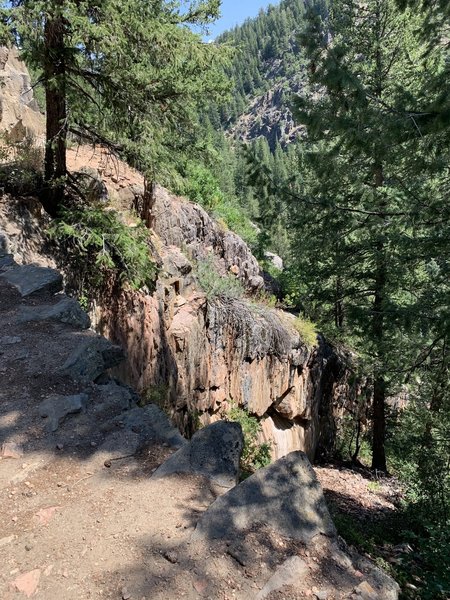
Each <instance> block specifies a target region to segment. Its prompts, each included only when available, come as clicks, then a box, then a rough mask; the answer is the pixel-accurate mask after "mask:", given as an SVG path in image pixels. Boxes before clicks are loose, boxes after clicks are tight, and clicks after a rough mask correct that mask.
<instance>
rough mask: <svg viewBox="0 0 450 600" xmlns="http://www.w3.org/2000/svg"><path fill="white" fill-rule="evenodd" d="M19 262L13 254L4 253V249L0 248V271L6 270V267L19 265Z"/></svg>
mask: <svg viewBox="0 0 450 600" xmlns="http://www.w3.org/2000/svg"><path fill="white" fill-rule="evenodd" d="M17 266H18V265H17V263H16V261H15V260H14V258H13V256H12V254H4V253H3V252H2V250H0V271H4V270H5V269H10V268H12V267H17Z"/></svg>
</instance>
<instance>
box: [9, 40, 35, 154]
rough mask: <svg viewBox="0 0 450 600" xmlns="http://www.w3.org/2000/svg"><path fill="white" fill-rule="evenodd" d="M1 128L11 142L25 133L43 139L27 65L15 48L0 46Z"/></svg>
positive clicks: (17, 139)
mask: <svg viewBox="0 0 450 600" xmlns="http://www.w3.org/2000/svg"><path fill="white" fill-rule="evenodd" d="M0 85H1V95H0V131H6V132H7V138H8V140H9V141H11V142H21V141H23V140H24V139H25V137H26V136H27V135H29V136H33V137H34V138H36V139H37V140H38V141H39V142H42V140H43V135H44V132H45V120H44V116H43V115H42V114H41V112H40V111H39V107H38V104H37V102H36V100H35V99H34V96H33V88H32V84H31V79H30V75H29V73H28V70H27V68H26V67H25V65H24V64H23V62H21V61H20V60H19V52H18V50H17V49H16V48H6V47H0Z"/></svg>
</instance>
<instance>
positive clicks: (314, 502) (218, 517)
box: [195, 452, 336, 542]
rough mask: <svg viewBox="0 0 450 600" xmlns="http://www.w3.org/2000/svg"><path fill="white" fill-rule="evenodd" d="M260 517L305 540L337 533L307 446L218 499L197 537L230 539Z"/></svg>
mask: <svg viewBox="0 0 450 600" xmlns="http://www.w3.org/2000/svg"><path fill="white" fill-rule="evenodd" d="M261 523H268V524H270V526H271V527H272V528H273V529H275V530H276V531H277V532H278V533H279V534H281V535H285V536H288V537H292V538H294V539H296V540H299V541H302V542H308V541H309V540H311V539H312V538H313V537H314V536H316V535H318V534H324V535H329V536H335V535H336V529H335V527H334V524H333V521H332V520H331V517H330V514H329V512H328V508H327V505H326V502H325V498H324V496H323V492H322V488H321V485H320V483H319V482H318V480H317V477H316V475H315V473H314V470H313V468H312V467H311V464H310V462H309V460H308V458H307V456H306V454H304V453H303V452H291V454H288V456H285V457H284V458H281V459H280V460H277V461H276V462H274V463H273V464H271V465H270V466H269V467H266V468H265V469H260V470H259V471H257V472H256V473H254V474H253V475H252V476H251V477H249V478H248V479H246V480H245V481H243V482H242V483H241V484H240V485H238V486H237V487H235V488H234V489H232V490H231V491H229V492H228V493H227V494H225V495H224V496H222V497H220V498H219V499H217V500H216V501H215V502H214V504H212V505H211V507H210V508H209V509H208V510H207V511H206V513H205V515H204V516H203V518H202V519H201V521H200V522H199V524H198V526H197V529H196V532H195V538H197V539H198V538H206V539H217V538H227V539H232V538H233V537H234V536H238V535H239V534H240V533H242V532H243V531H246V530H247V529H250V528H252V527H253V526H257V525H258V524H261Z"/></svg>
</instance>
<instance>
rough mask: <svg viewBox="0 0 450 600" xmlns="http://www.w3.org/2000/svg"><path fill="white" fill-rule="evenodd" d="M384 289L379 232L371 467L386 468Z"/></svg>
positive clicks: (379, 174) (378, 168)
mask: <svg viewBox="0 0 450 600" xmlns="http://www.w3.org/2000/svg"><path fill="white" fill-rule="evenodd" d="M374 175H375V187H376V188H381V187H382V185H383V167H382V165H381V164H376V165H375V167H374ZM380 207H381V210H380V219H381V220H382V228H383V227H384V220H385V218H384V215H383V211H384V209H385V201H384V200H382V201H381V205H380ZM385 293H386V255H385V247H384V241H383V232H382V231H381V232H380V238H379V240H378V241H377V245H376V271H375V297H374V301H373V306H372V333H373V337H374V342H375V347H376V357H375V361H376V363H375V367H374V375H373V381H374V384H373V416H372V429H373V431H372V436H373V437H372V469H377V470H379V471H387V467H386V453H385V448H384V443H385V439H386V382H385V378H384V373H383V365H384V362H385V361H384V360H383V356H384V352H385V348H384V336H385V331H384V297H385Z"/></svg>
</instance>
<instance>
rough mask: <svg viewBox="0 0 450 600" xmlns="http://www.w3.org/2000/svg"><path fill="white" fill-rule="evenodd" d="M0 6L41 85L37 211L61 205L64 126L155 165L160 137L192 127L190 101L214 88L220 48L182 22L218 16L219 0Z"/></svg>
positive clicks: (79, 0)
mask: <svg viewBox="0 0 450 600" xmlns="http://www.w3.org/2000/svg"><path fill="white" fill-rule="evenodd" d="M9 4H10V3H9V2H3V9H2V13H3V15H4V16H5V19H6V22H7V23H8V24H9V26H10V29H11V30H12V32H13V35H14V38H15V40H16V41H17V43H18V44H19V46H20V47H21V49H22V50H23V56H24V57H25V59H26V60H27V61H28V62H29V63H31V64H32V65H33V66H34V67H35V68H36V70H37V71H38V72H40V73H41V78H40V79H41V82H42V83H43V85H44V87H45V91H46V108H47V142H46V154H45V179H46V182H47V185H48V195H47V208H48V210H49V212H51V213H52V214H55V213H56V212H57V211H58V209H59V207H60V205H61V202H62V198H63V193H64V178H65V176H66V162H65V160H66V159H65V150H66V139H67V135H68V133H69V132H71V131H72V132H74V133H76V134H77V135H81V136H82V137H84V138H88V139H91V140H93V141H100V142H103V143H108V144H109V145H110V147H111V148H113V149H114V150H118V149H121V150H122V151H124V152H126V154H127V155H128V157H130V158H132V159H133V162H134V163H135V164H136V166H139V167H141V168H144V169H146V170H157V166H158V165H159V166H160V165H162V164H163V162H164V161H163V159H164V160H166V159H168V158H170V153H168V152H166V151H165V148H166V147H167V146H169V145H170V144H168V143H167V140H168V139H170V137H171V136H172V137H176V135H175V133H174V132H175V131H177V132H178V136H177V137H178V139H180V138H181V136H180V132H182V131H183V128H184V129H187V130H189V129H190V128H191V127H192V119H193V115H194V114H195V113H194V110H193V109H194V107H195V105H198V103H199V102H203V101H204V98H205V97H206V96H208V95H209V96H211V95H214V92H215V91H217V90H219V89H220V90H222V91H223V84H224V78H223V76H221V75H220V74H219V72H218V71H217V70H216V69H215V66H217V65H218V61H220V59H219V57H220V51H219V49H218V48H217V46H215V45H214V44H211V45H208V44H203V43H202V41H201V38H200V37H199V36H198V35H196V34H194V33H192V31H191V29H190V28H189V26H192V25H197V26H198V25H199V26H206V25H207V24H208V23H210V22H211V21H212V20H214V18H216V17H217V16H218V9H219V5H220V2H219V0H202V1H200V2H188V3H187V4H186V6H185V10H181V4H182V3H181V2H173V1H166V0H158V1H157V2H147V1H146V0H13V1H12V3H11V6H9Z"/></svg>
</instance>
